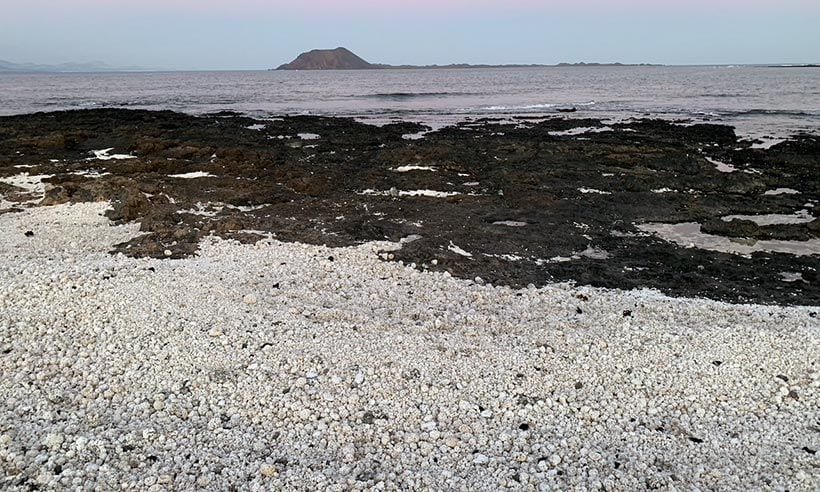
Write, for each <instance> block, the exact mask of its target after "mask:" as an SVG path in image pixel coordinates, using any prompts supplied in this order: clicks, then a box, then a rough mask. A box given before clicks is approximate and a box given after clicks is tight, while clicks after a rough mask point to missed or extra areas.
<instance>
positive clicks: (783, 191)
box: [763, 188, 800, 196]
mask: <svg viewBox="0 0 820 492" xmlns="http://www.w3.org/2000/svg"><path fill="white" fill-rule="evenodd" d="M763 194H764V195H766V196H777V195H799V194H800V192H799V191H797V190H793V189H791V188H776V189H774V190H766V192H765V193H763Z"/></svg>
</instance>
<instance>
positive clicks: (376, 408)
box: [0, 203, 820, 491]
mask: <svg viewBox="0 0 820 492" xmlns="http://www.w3.org/2000/svg"><path fill="white" fill-rule="evenodd" d="M105 207H106V204H103V203H86V204H77V205H72V206H70V205H60V206H54V207H40V208H32V209H27V210H25V211H23V212H19V213H8V214H4V215H2V216H0V232H2V233H0V374H2V378H0V488H2V489H6V490H33V489H37V488H39V489H41V490H54V489H97V490H114V489H118V490H192V489H198V490H268V489H301V490H318V489H325V488H329V489H330V490H349V489H351V490H356V489H370V488H374V489H389V490H396V489H402V490H406V489H436V490H499V489H522V490H534V489H555V488H559V489H577V490H639V489H650V488H651V489H664V490H709V489H711V490H751V489H758V490H759V489H764V490H765V489H769V490H793V491H794V490H817V489H818V488H820V456H818V455H817V450H818V449H820V409H819V408H820V407H819V406H818V404H819V403H820V398H818V395H820V389H819V387H820V377H819V376H820V374H819V373H818V370H820V367H818V354H820V321H818V318H817V311H818V308H817V307H790V308H782V307H772V306H754V305H729V304H723V303H719V302H715V301H707V300H690V299H672V298H668V297H665V296H663V295H661V294H658V293H655V292H651V291H633V292H622V291H617V290H603V289H594V288H589V287H584V288H573V287H571V286H568V285H561V284H558V285H552V286H547V287H544V288H541V289H535V288H530V289H522V290H514V289H509V288H494V287H492V286H489V285H482V282H480V281H467V280H457V279H454V278H452V277H450V276H449V275H448V274H446V273H434V272H420V271H418V270H416V269H413V268H410V267H407V266H404V265H402V264H400V263H398V262H384V261H380V259H379V254H382V255H387V254H390V253H389V251H390V250H391V249H395V248H397V247H398V245H396V244H393V243H369V244H365V245H363V246H358V247H350V248H342V249H330V248H325V247H319V246H306V245H301V244H298V243H281V242H277V241H274V240H263V241H261V242H259V243H257V244H255V245H253V244H252V245H240V244H238V243H235V242H231V241H224V240H214V239H206V240H205V242H204V243H203V245H202V247H201V249H200V251H199V252H198V253H197V255H196V256H194V257H191V258H187V259H179V260H158V259H149V258H142V259H135V258H129V257H125V256H123V255H115V256H112V255H109V254H108V251H110V250H111V249H112V247H113V245H115V244H117V243H120V242H123V241H127V240H129V239H130V238H133V237H134V236H135V235H136V234H138V232H137V231H138V228H139V225H138V224H129V225H121V226H111V225H110V223H109V222H108V220H107V219H106V218H105V217H104V216H103V215H102V214H103V212H104V210H105Z"/></svg>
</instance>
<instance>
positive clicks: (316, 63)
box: [276, 47, 659, 70]
mask: <svg viewBox="0 0 820 492" xmlns="http://www.w3.org/2000/svg"><path fill="white" fill-rule="evenodd" d="M555 66H558V67H636V66H641V67H644V66H659V65H651V64H648V63H640V64H626V63H559V64H558V65H539V64H508V65H471V64H468V63H453V64H450V65H387V64H383V63H370V62H368V61H366V60H365V59H363V58H362V57H360V56H358V55H356V54H355V53H353V52H352V51H350V50H349V49H347V48H342V47H339V48H335V49H329V50H312V51H308V52H305V53H302V54H301V55H299V56H298V57H296V59H295V60H293V61H292V62H290V63H285V64H284V65H281V66H279V67H278V68H277V69H276V70H382V69H394V70H395V69H447V68H530V67H555Z"/></svg>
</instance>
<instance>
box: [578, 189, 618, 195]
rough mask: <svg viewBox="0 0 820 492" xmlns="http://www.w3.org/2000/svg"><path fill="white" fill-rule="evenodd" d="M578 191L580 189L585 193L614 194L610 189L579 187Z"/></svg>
mask: <svg viewBox="0 0 820 492" xmlns="http://www.w3.org/2000/svg"><path fill="white" fill-rule="evenodd" d="M578 191H580V192H581V193H584V194H589V193H593V194H598V195H611V194H612V192H610V191H601V190H596V189H595V188H578Z"/></svg>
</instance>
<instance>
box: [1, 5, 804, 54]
mask: <svg viewBox="0 0 820 492" xmlns="http://www.w3.org/2000/svg"><path fill="white" fill-rule="evenodd" d="M0 12H2V15H0V60H8V61H13V62H31V63H43V64H52V63H62V62H89V61H102V62H106V63H109V64H112V65H117V66H140V67H144V68H151V69H177V70H236V69H266V68H270V67H276V66H278V65H280V64H282V63H285V62H288V61H290V60H292V59H293V58H295V57H296V55H298V54H299V53H301V52H303V51H308V50H310V49H314V48H335V47H337V46H345V47H347V48H349V49H351V50H352V51H354V52H355V53H357V54H358V55H360V56H361V57H363V58H365V59H366V60H368V61H370V62H372V63H390V64H420V65H425V64H448V63H492V64H504V63H543V64H553V63H559V62H580V61H586V62H615V61H619V62H623V63H663V64H746V63H752V64H753V63H818V62H820V28H818V26H820V0H349V1H343V0H335V1H334V0H298V1H283V0H0Z"/></svg>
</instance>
